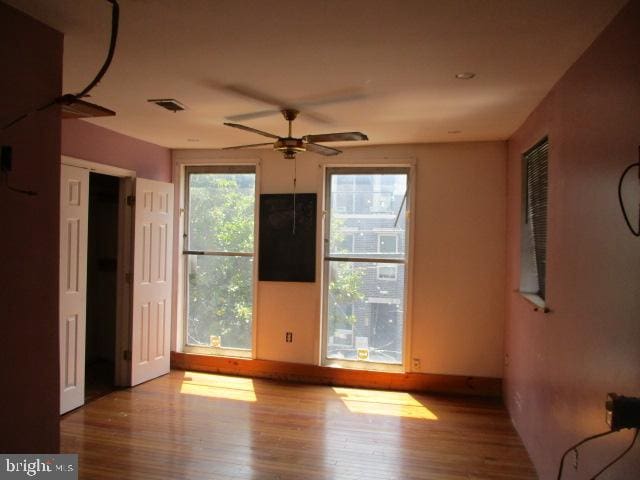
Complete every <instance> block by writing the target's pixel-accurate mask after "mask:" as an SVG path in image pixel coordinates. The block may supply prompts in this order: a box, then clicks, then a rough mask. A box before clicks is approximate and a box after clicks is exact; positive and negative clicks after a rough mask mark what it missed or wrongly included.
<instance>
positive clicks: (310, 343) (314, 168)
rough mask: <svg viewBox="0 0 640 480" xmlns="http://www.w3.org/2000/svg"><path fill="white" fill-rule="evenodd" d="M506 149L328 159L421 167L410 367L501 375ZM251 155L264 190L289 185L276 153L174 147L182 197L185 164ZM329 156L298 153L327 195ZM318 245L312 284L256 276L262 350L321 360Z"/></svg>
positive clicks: (387, 150) (273, 355)
mask: <svg viewBox="0 0 640 480" xmlns="http://www.w3.org/2000/svg"><path fill="white" fill-rule="evenodd" d="M506 153H507V152H506V144H505V142H486V143H455V144H453V143H452V144H433V145H392V146H372V147H359V148H349V149H345V152H344V153H343V154H342V155H341V156H340V157H337V158H332V159H330V163H331V164H360V165H366V164H372V163H383V164H396V163H402V164H408V163H415V165H416V184H415V192H414V194H415V216H416V219H415V231H416V235H415V242H414V244H415V247H414V248H415V253H414V257H413V259H414V272H413V273H414V275H413V284H412V285H413V290H414V296H413V302H412V304H411V308H412V311H413V315H412V319H413V333H412V342H411V346H410V350H411V351H410V352H409V358H419V359H420V364H421V367H420V368H419V369H412V371H416V372H427V373H442V374H457V375H470V376H486V377H502V364H503V335H502V334H503V328H504V271H505V256H504V252H505V198H506V168H505V165H506ZM250 158H254V159H257V160H259V161H260V165H261V166H260V193H284V192H291V191H292V174H293V163H292V161H290V160H284V159H283V158H282V155H281V154H279V153H275V152H273V151H264V150H252V151H249V152H248V153H247V152H242V151H227V152H221V151H215V150H178V151H174V153H173V159H174V181H175V182H176V199H180V193H179V176H178V174H179V172H180V169H181V165H184V164H206V163H216V162H217V163H224V162H225V161H227V162H234V161H240V160H247V159H250ZM324 163H326V160H325V159H324V158H323V157H320V156H318V155H315V154H302V155H300V156H299V159H298V162H297V174H298V176H297V178H298V181H297V191H298V192H317V193H318V194H319V195H320V194H321V192H322V177H323V169H322V168H320V167H321V166H322V165H323V164H324ZM319 201H321V197H319ZM319 224H320V220H319ZM319 234H320V232H319ZM175 241H176V244H178V241H179V233H178V229H176V238H175ZM317 245H318V250H317V272H318V276H317V278H318V281H317V282H316V283H286V282H259V284H258V304H257V309H256V314H257V317H256V318H257V322H258V323H257V325H258V334H257V357H258V358H260V359H265V360H277V361H284V362H296V363H306V364H318V361H319V349H320V347H319V345H320V308H321V285H320V275H319V272H320V268H321V261H320V256H321V248H320V247H321V245H322V242H321V241H320V237H319V238H318V241H317ZM178 271H179V263H178V258H177V259H176V264H175V268H174V272H176V275H179V274H178V273H177V272H178ZM174 284H175V285H176V286H177V285H178V276H177V277H176V279H175V281H174ZM176 294H177V290H176ZM176 305H177V302H176ZM286 331H292V332H293V334H294V341H293V343H285V336H284V332H286ZM174 347H175V345H174Z"/></svg>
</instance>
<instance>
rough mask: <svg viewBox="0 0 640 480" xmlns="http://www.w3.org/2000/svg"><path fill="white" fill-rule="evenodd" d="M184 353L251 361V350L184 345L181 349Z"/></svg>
mask: <svg viewBox="0 0 640 480" xmlns="http://www.w3.org/2000/svg"><path fill="white" fill-rule="evenodd" d="M182 351H183V352H184V353H196V354H198V355H211V356H214V357H230V358H248V359H251V358H252V357H253V356H252V353H251V350H244V349H240V348H226V347H205V346H197V345H185V346H184V347H183V349H182Z"/></svg>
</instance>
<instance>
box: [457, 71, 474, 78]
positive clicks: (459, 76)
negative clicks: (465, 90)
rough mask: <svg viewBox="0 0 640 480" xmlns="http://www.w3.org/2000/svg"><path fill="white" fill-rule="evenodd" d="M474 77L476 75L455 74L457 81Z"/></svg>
mask: <svg viewBox="0 0 640 480" xmlns="http://www.w3.org/2000/svg"><path fill="white" fill-rule="evenodd" d="M475 76H476V74H475V73H473V72H462V73H456V78H457V79H458V80H471V79H472V78H473V77H475Z"/></svg>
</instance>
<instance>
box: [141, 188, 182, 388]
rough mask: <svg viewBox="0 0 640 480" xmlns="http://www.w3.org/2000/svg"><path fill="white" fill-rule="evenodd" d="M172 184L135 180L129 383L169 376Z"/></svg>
mask: <svg viewBox="0 0 640 480" xmlns="http://www.w3.org/2000/svg"><path fill="white" fill-rule="evenodd" d="M172 240H173V184H171V183H164V182H158V181H154V180H146V179H143V178H137V179H136V186H135V213H134V248H133V252H134V254H133V312H132V322H131V323H132V325H131V328H132V330H131V384H132V385H137V384H139V383H142V382H146V381H147V380H151V379H152V378H155V377H158V376H160V375H164V374H165V373H168V372H169V360H170V354H169V348H170V333H171V250H172Z"/></svg>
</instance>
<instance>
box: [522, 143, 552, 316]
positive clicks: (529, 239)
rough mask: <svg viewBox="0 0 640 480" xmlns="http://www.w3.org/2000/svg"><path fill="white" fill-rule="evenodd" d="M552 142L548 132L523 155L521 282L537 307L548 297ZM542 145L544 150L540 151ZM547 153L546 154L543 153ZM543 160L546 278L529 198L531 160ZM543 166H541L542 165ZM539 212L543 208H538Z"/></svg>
mask: <svg viewBox="0 0 640 480" xmlns="http://www.w3.org/2000/svg"><path fill="white" fill-rule="evenodd" d="M550 147H551V144H550V142H549V137H548V136H544V137H543V138H542V139H540V140H539V141H538V142H536V143H535V144H534V145H533V146H532V147H531V148H529V149H527V150H526V151H525V152H524V153H523V154H522V157H521V195H520V202H521V208H520V283H519V288H518V292H519V293H520V295H522V297H524V298H525V299H526V300H527V301H529V302H531V303H533V304H534V305H535V306H536V307H540V308H545V306H546V301H547V300H546V297H547V288H546V287H547V280H548V275H547V269H546V263H547V258H548V252H547V245H548V237H549V235H548V225H549V221H548V211H549V169H548V168H549V159H550V151H551V148H550ZM542 149H544V151H543V152H542V154H539V153H538V152H540V151H541V150H542ZM542 155H543V156H542ZM540 159H541V160H543V161H544V162H545V166H544V169H545V178H544V184H545V188H546V191H545V192H544V193H545V197H544V209H545V218H544V230H545V232H544V246H543V250H544V259H543V261H542V263H544V265H545V268H544V271H543V272H542V274H543V278H542V279H540V270H539V265H538V262H537V257H538V256H539V254H540V252H541V248H540V247H539V246H536V241H535V232H534V225H533V224H532V223H530V221H529V220H530V219H529V210H530V207H531V208H535V207H533V206H532V204H531V203H530V201H529V192H530V189H529V162H530V161H535V160H540ZM538 168H539V167H538ZM538 213H539V212H538Z"/></svg>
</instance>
